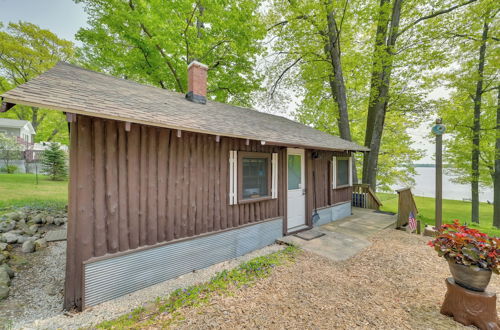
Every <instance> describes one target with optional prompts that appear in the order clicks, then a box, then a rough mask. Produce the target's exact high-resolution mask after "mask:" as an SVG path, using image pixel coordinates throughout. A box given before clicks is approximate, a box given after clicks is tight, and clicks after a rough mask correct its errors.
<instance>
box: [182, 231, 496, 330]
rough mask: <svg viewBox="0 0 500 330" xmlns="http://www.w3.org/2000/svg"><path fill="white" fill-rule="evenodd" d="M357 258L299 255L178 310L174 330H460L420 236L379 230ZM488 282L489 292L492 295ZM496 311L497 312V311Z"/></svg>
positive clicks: (437, 265)
mask: <svg viewBox="0 0 500 330" xmlns="http://www.w3.org/2000/svg"><path fill="white" fill-rule="evenodd" d="M371 240H372V241H373V245H372V246H370V247H368V248H367V249H365V250H363V251H362V252H361V253H360V254H358V255H357V256H355V257H353V258H351V259H349V260H346V261H342V262H333V261H330V260H329V259H326V258H324V257H320V256H317V255H314V254H312V253H308V252H302V253H301V255H300V256H299V257H298V258H297V260H296V263H295V264H294V265H288V266H284V267H279V268H277V269H276V270H275V271H274V272H273V274H272V275H271V276H269V277H268V278H266V279H262V280H259V281H258V282H257V283H256V284H255V285H254V286H252V287H249V288H243V289H240V290H238V291H237V292H236V293H235V294H233V295H223V296H216V297H214V298H212V299H211V301H210V303H209V304H208V305H204V306H201V307H197V308H187V309H184V310H181V311H180V312H181V313H182V315H183V317H184V320H183V321H181V322H180V323H178V324H177V325H176V327H177V328H182V329H197V328H198V329H199V328H204V329H206V328H224V329H234V328H267V329H269V328H271V329H278V328H280V329H285V328H286V329H305V328H307V329H310V328H313V329H316V328H317V329H334V328H341V329H350V328H358V329H359V328H361V329H374V328H376V329H461V328H464V327H463V326H461V325H460V324H458V323H456V322H454V321H453V320H452V319H451V318H448V317H445V316H443V315H441V314H440V313H439V309H440V306H441V303H442V301H443V298H444V295H445V291H446V288H445V283H444V281H445V279H446V278H447V277H449V276H450V273H449V270H448V265H447V263H446V262H445V260H444V259H442V258H439V257H438V256H437V254H436V253H435V251H434V250H433V249H432V248H430V247H428V246H427V245H426V242H427V241H428V240H429V238H427V237H420V236H417V235H409V234H407V233H405V232H401V231H397V230H391V229H387V230H384V231H382V232H380V233H378V234H376V235H375V236H372V238H371ZM499 289H500V279H499V277H498V276H495V275H494V276H493V277H492V281H491V283H490V286H489V291H499ZM499 310H500V309H498V308H497V311H499Z"/></svg>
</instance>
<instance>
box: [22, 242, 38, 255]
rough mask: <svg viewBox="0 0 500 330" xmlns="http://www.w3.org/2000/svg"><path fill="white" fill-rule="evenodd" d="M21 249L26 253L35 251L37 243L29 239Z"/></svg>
mask: <svg viewBox="0 0 500 330" xmlns="http://www.w3.org/2000/svg"><path fill="white" fill-rule="evenodd" d="M21 251H22V252H24V253H31V252H34V251H35V243H34V241H33V240H28V241H26V242H24V243H23V246H22V248H21Z"/></svg>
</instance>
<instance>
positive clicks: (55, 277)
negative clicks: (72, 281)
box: [0, 242, 66, 328]
mask: <svg viewBox="0 0 500 330" xmlns="http://www.w3.org/2000/svg"><path fill="white" fill-rule="evenodd" d="M19 249H20V248H18V250H19ZM15 260H16V265H15V266H13V268H14V270H15V273H16V276H15V277H14V278H13V279H12V283H11V288H10V294H9V297H8V298H7V299H5V300H2V301H1V302H0V328H2V324H3V325H6V326H9V325H14V324H17V323H25V322H29V321H33V320H36V319H39V318H46V317H50V316H54V315H57V314H60V313H61V311H62V301H63V287H64V267H65V264H66V242H56V243H50V245H49V246H48V247H47V248H46V249H43V250H41V251H38V252H34V253H29V254H24V253H22V252H19V251H17V252H16V253H15Z"/></svg>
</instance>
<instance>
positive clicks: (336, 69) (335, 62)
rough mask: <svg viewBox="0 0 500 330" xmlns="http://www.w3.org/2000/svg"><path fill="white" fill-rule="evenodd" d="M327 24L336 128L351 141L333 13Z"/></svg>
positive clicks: (327, 50)
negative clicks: (335, 108) (336, 111)
mask: <svg viewBox="0 0 500 330" xmlns="http://www.w3.org/2000/svg"><path fill="white" fill-rule="evenodd" d="M327 22H328V43H327V44H326V45H325V52H326V53H327V55H328V56H329V58H330V61H331V64H332V68H333V75H330V78H329V80H330V88H331V91H332V96H333V98H334V100H335V102H336V103H337V106H338V111H339V113H338V120H337V122H338V127H339V133H340V137H341V138H343V139H344V140H348V141H352V137H351V128H350V124H349V112H348V109H347V95H346V88H345V83H344V75H343V73H342V64H341V60H340V40H339V39H340V36H339V34H338V31H337V22H336V20H335V16H334V12H333V10H332V11H329V12H328V14H327ZM352 166H353V171H352V180H353V183H357V182H358V175H357V171H356V164H355V162H352Z"/></svg>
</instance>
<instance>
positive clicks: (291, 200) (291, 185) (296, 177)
mask: <svg viewBox="0 0 500 330" xmlns="http://www.w3.org/2000/svg"><path fill="white" fill-rule="evenodd" d="M287 163H288V164H287V168H288V171H287V181H288V203H287V221H288V225H287V228H288V231H291V230H292V231H293V230H294V229H300V227H304V226H305V224H306V184H305V169H304V168H305V159H304V149H295V148H288V156H287Z"/></svg>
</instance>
